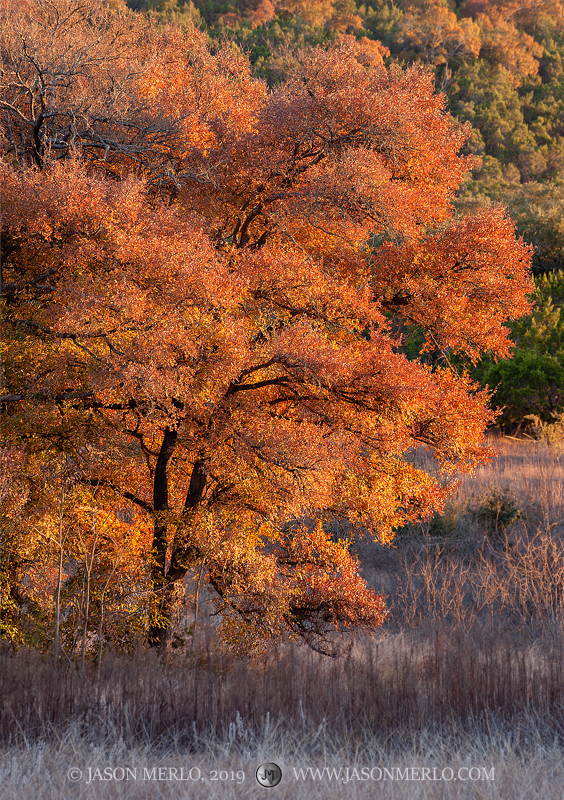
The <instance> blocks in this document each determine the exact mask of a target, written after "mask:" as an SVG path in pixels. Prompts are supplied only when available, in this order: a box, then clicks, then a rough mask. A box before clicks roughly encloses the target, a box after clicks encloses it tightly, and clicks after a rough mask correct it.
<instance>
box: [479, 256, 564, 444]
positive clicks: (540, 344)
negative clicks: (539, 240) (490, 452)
mask: <svg viewBox="0 0 564 800" xmlns="http://www.w3.org/2000/svg"><path fill="white" fill-rule="evenodd" d="M536 286H537V289H536V292H535V295H534V301H535V307H534V309H533V312H532V313H531V314H530V315H529V316H528V317H524V318H523V319H521V320H518V321H517V322H514V323H512V324H511V329H512V339H513V341H514V342H515V344H516V347H515V351H514V354H513V358H512V359H506V360H503V361H499V362H497V363H493V362H492V361H491V360H486V359H484V360H483V361H482V362H481V363H480V364H479V365H478V367H477V370H476V375H477V377H478V378H479V379H480V381H481V383H482V385H486V384H487V385H488V386H490V387H491V388H493V389H495V391H494V394H493V397H492V402H493V403H494V404H495V405H497V406H499V407H501V408H502V412H501V416H500V419H499V424H500V425H501V427H502V428H504V429H506V430H513V431H516V430H517V431H518V430H519V429H520V428H521V427H522V426H523V425H527V424H528V423H530V420H528V419H527V417H529V416H530V415H534V416H535V417H537V418H538V420H539V424H547V423H550V422H551V421H553V419H554V417H555V415H557V414H560V413H562V412H563V411H564V272H562V270H560V271H558V272H555V273H549V274H547V275H543V276H541V277H539V278H537V279H536Z"/></svg>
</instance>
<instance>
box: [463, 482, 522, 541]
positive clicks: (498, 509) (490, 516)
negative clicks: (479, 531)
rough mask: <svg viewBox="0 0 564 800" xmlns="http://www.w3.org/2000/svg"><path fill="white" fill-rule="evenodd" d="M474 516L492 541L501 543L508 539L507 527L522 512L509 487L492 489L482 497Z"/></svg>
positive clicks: (515, 520)
mask: <svg viewBox="0 0 564 800" xmlns="http://www.w3.org/2000/svg"><path fill="white" fill-rule="evenodd" d="M474 516H475V518H476V519H477V520H478V521H479V522H480V524H481V525H482V527H483V528H484V531H485V533H486V534H487V536H488V537H489V538H490V540H491V541H492V543H495V544H501V543H502V542H505V541H506V534H507V528H508V527H509V526H510V525H512V524H513V523H514V522H517V520H518V519H519V518H520V517H521V512H520V510H519V508H518V506H517V503H516V501H515V498H514V497H512V496H511V494H510V492H509V489H503V490H499V489H492V490H491V491H490V492H488V494H486V495H485V496H484V497H482V498H481V500H480V501H479V503H478V505H477V506H476V508H475V509H474Z"/></svg>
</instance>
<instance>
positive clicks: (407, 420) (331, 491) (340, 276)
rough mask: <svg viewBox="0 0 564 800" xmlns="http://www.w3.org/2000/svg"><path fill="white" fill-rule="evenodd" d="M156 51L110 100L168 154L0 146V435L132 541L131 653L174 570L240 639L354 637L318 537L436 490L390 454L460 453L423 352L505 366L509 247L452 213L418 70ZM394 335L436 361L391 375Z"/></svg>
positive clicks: (479, 453) (451, 161)
mask: <svg viewBox="0 0 564 800" xmlns="http://www.w3.org/2000/svg"><path fill="white" fill-rule="evenodd" d="M71 2H72V0H52V4H54V3H59V4H60V5H63V4H65V3H66V4H67V5H68V4H69V3H71ZM30 3H31V0H30ZM29 7H30V8H33V9H34V13H35V12H37V13H39V12H38V11H37V9H39V10H41V9H42V8H43V7H44V3H43V0H37V2H36V3H31V5H30V6H29ZM122 13H123V12H119V14H122ZM119 14H118V17H116V19H117V20H118V22H119V24H122V22H121V20H122V17H121V16H119ZM118 22H116V24H118ZM139 24H141V23H139ZM143 24H145V25H147V26H148V28H147V37H148V38H149V37H150V36H151V35H153V33H151V31H152V29H151V27H150V24H149V23H143ZM108 25H109V23H108ZM154 35H156V34H154ZM160 35H161V34H159V36H160ZM162 36H163V37H164V39H163V40H162V41H163V43H164V46H163V49H161V50H160V51H159V52H158V53H157V54H154V53H151V54H147V56H146V61H144V60H143V57H142V54H141V55H140V56H139V60H138V63H139V64H140V65H141V66H140V72H139V74H138V75H136V77H135V81H134V85H133V84H132V93H134V95H135V97H136V101H135V102H136V103H139V107H142V108H143V113H144V114H145V115H146V116H147V119H152V120H157V119H159V120H161V121H163V120H164V121H166V125H167V130H168V137H167V140H166V143H162V142H157V141H154V140H151V139H150V135H149V133H147V136H148V137H149V138H147V140H146V141H147V148H146V150H144V151H143V157H142V158H141V157H140V156H139V155H138V153H137V152H133V151H131V150H128V149H127V148H126V147H125V145H124V146H122V145H120V146H119V147H118V146H117V145H116V146H115V147H114V148H113V149H112V147H113V145H112V146H109V147H108V151H107V154H106V158H105V160H100V159H99V158H95V159H92V158H90V156H89V153H90V148H89V146H86V147H85V146H83V145H84V142H85V141H87V138H83V140H82V143H81V142H78V141H77V142H75V144H74V145H73V147H70V146H69V148H68V153H66V152H65V153H64V154H63V155H65V156H68V157H63V158H58V157H57V155H58V154H57V153H56V152H54V151H53V149H51V150H50V149H49V148H48V147H46V146H45V147H44V148H43V150H42V151H41V153H40V156H41V157H40V158H39V159H35V164H33V163H32V164H31V165H29V164H28V163H26V159H25V158H21V159H20V158H18V159H16V158H15V153H18V154H19V153H20V150H21V148H20V145H18V142H15V144H13V143H12V144H11V143H10V138H9V132H6V138H5V141H6V142H7V143H8V144H7V145H6V148H5V149H6V159H5V161H4V162H3V164H2V172H3V175H2V180H3V186H4V198H3V200H4V208H5V213H4V218H3V238H2V247H3V254H4V259H3V260H4V278H3V279H4V284H3V298H4V306H5V319H6V331H7V335H6V341H5V350H6V356H5V361H6V389H5V391H4V395H3V400H4V406H5V408H6V423H5V431H6V436H7V437H8V438H9V439H10V440H11V441H13V442H17V443H19V447H20V448H23V449H24V450H25V451H26V452H27V453H28V454H29V456H28V457H29V458H30V459H31V460H33V458H34V457H35V458H37V457H38V454H40V453H41V454H42V456H41V457H42V458H50V457H52V458H55V457H57V454H60V453H63V454H65V457H66V458H67V459H68V460H69V463H71V464H72V465H74V468H75V471H76V476H75V479H76V480H77V481H78V482H82V483H83V484H87V485H90V486H96V487H98V488H99V489H100V488H101V489H103V492H104V493H105V494H103V495H100V496H104V497H106V496H107V502H108V503H110V502H116V501H118V500H119V502H120V503H125V504H126V505H127V504H130V505H131V507H133V508H135V509H136V514H137V516H136V519H137V518H139V520H140V522H139V524H140V525H145V526H147V525H149V524H150V525H151V526H152V553H151V557H150V558H149V559H148V571H149V572H150V580H151V585H152V589H153V592H154V596H155V600H156V602H157V606H158V612H159V616H158V619H157V621H156V622H155V623H154V624H153V625H152V627H151V629H150V631H149V640H150V642H151V643H152V644H155V645H160V646H162V645H164V643H165V640H166V626H167V623H168V621H169V620H170V617H171V613H172V604H173V601H174V590H175V586H176V584H177V583H178V582H179V581H181V580H182V579H183V578H184V577H185V576H186V575H188V574H189V573H190V572H191V571H194V570H195V571H201V574H202V575H203V576H205V577H206V579H207V582H208V585H209V587H210V590H211V591H212V593H213V595H214V597H215V598H216V602H217V607H218V610H219V611H220V612H221V614H222V616H223V619H224V631H225V635H226V636H227V637H228V638H230V639H231V640H232V641H234V642H235V643H237V642H238V646H241V647H246V648H248V649H254V648H256V647H258V646H259V645H260V642H263V641H265V640H268V639H269V638H271V637H273V636H277V635H280V634H281V633H282V632H284V631H289V632H290V633H292V634H296V635H301V636H302V637H304V638H305V639H306V640H307V641H309V642H310V643H313V644H315V643H316V642H317V643H319V642H320V641H321V640H323V639H324V638H325V637H326V636H327V635H328V634H329V632H330V631H331V630H349V629H355V628H357V627H361V628H366V629H373V628H375V627H377V626H378V625H380V624H381V622H382V621H383V619H384V617H385V614H386V611H385V605H384V603H383V600H382V598H380V597H379V596H377V595H376V594H374V593H373V592H371V591H370V590H369V589H367V587H366V585H365V583H364V582H363V580H362V579H361V577H360V576H359V575H358V565H357V563H356V561H355V559H354V557H353V556H352V555H351V554H350V552H349V543H348V542H346V541H338V542H335V541H332V540H331V538H330V536H329V534H328V529H327V524H328V523H329V522H330V521H331V520H334V519H339V520H347V521H348V522H350V523H351V524H352V525H353V526H355V528H356V530H360V529H366V528H367V529H369V530H370V531H372V533H373V535H374V536H375V537H378V538H380V539H381V540H382V541H390V540H391V539H392V537H393V533H394V529H395V528H397V527H398V526H401V525H402V524H404V523H405V522H407V521H408V520H412V519H417V518H420V517H421V516H424V515H426V514H429V513H431V512H432V511H433V510H434V509H435V508H440V507H441V504H442V503H443V502H444V498H445V495H446V491H447V490H446V489H444V488H443V486H442V484H441V482H440V480H438V479H437V478H435V477H433V476H430V475H428V474H426V473H425V472H423V471H422V470H420V469H417V468H416V467H414V466H413V464H412V463H411V462H410V460H409V458H407V457H406V454H407V453H408V451H409V450H410V449H411V448H413V447H416V446H419V445H425V446H427V447H430V448H432V449H433V450H434V452H435V454H436V457H437V460H438V463H439V464H440V465H441V467H442V469H443V471H444V472H445V473H446V474H451V473H453V472H455V471H457V470H468V469H472V468H473V467H474V466H475V465H476V464H477V463H480V461H483V460H484V459H486V458H487V455H488V454H487V451H486V449H484V447H483V446H482V442H481V439H482V434H483V431H484V428H485V426H486V425H487V424H488V423H489V422H491V420H492V419H493V415H492V413H491V411H490V410H489V409H488V407H487V400H488V398H487V395H486V394H485V393H484V392H480V391H478V390H477V388H476V387H475V386H474V385H473V384H472V382H471V381H470V380H469V379H468V377H467V376H466V375H464V374H458V373H457V372H456V370H455V369H454V368H452V367H451V366H450V365H449V363H448V351H449V349H452V350H457V351H460V352H462V353H466V354H468V355H469V356H471V357H472V358H475V357H477V356H478V355H479V354H480V353H482V352H484V351H489V352H492V353H494V354H498V355H504V354H506V352H507V349H508V341H507V331H506V330H505V329H504V327H503V325H502V322H503V320H505V319H507V318H508V317H513V318H515V317H518V316H520V315H522V314H524V313H525V312H526V311H527V310H528V307H529V306H528V302H527V293H528V292H530V290H531V280H530V275H529V262H530V252H529V250H528V248H527V247H526V246H525V245H524V244H523V243H522V242H521V241H519V240H517V239H516V238H515V236H514V232H513V226H512V224H511V223H510V221H509V220H508V219H507V218H506V216H505V215H504V214H503V212H502V211H501V210H493V211H485V212H482V213H481V214H480V215H478V216H477V217H473V218H472V217H470V218H465V219H462V220H459V219H456V218H455V217H454V214H453V207H452V199H453V193H454V191H455V190H456V188H457V186H458V185H459V183H460V181H461V179H462V177H463V175H464V174H465V172H466V171H467V169H468V167H469V166H470V165H471V162H470V160H469V159H467V158H465V157H462V156H460V155H459V150H460V147H461V145H462V144H463V142H464V140H465V138H466V136H467V135H468V131H467V130H466V129H465V128H463V127H460V126H457V125H456V124H455V123H454V122H453V121H452V119H451V118H450V117H449V116H448V115H447V114H446V112H445V110H444V102H443V98H442V97H441V96H440V95H437V94H435V92H434V86H433V82H432V78H431V76H430V75H429V73H428V72H426V71H425V70H422V69H419V68H410V69H408V70H406V71H401V70H399V69H397V68H394V69H392V70H389V71H388V70H387V69H386V68H385V67H384V65H383V62H382V59H381V57H380V58H377V57H374V54H372V57H371V58H367V53H366V46H365V44H363V43H362V42H360V43H357V42H356V40H355V39H354V37H352V36H344V37H341V38H340V39H339V40H338V41H337V42H335V43H334V44H332V45H330V46H329V47H327V48H312V49H309V50H304V51H303V52H302V53H301V55H300V56H299V64H298V66H297V67H296V68H295V70H294V72H293V73H292V74H290V75H288V78H287V80H286V82H285V83H284V84H283V85H282V86H280V87H278V88H276V89H274V90H273V91H270V92H269V91H267V89H266V87H265V86H264V85H263V84H262V83H261V82H259V81H255V80H254V79H253V78H252V77H251V75H250V71H249V69H248V65H246V64H245V63H244V62H243V60H242V59H241V57H240V56H239V55H238V54H236V53H233V52H231V51H230V50H229V49H228V48H227V49H224V50H221V51H220V52H219V53H216V54H211V53H210V52H209V51H208V50H207V46H206V45H205V42H204V41H203V39H202V37H201V36H200V34H199V33H198V32H196V31H188V32H187V33H185V34H180V33H178V32H176V31H168V32H167V31H165V32H164V33H163V34H162ZM140 52H141V51H140ZM69 91H70V90H69ZM90 91H92V92H94V89H90ZM71 94H72V92H71ZM230 99H231V102H230ZM67 100H68V105H69V107H70V106H71V105H72V103H73V102H75V100H74V99H73V98H72V97H70V96H69V98H67ZM95 100H96V97H95V96H94V98H93V102H94V101H95ZM14 102H15V100H14ZM137 107H138V106H137V105H131V106H129V107H128V109H126V110H122V111H120V114H122V113H123V116H122V117H120V119H122V121H123V119H125V117H127V118H128V119H130V120H132V119H136V117H135V114H136V113H137V112H136V111H135V108H137ZM126 112H127V113H126ZM63 122H64V120H63ZM53 124H54V123H53ZM64 124H66V123H64ZM120 124H121V123H120ZM124 129H125V128H124ZM120 130H121V129H120ZM124 135H125V134H124ZM88 136H90V134H88ZM100 136H102V133H100ZM84 137H86V134H84ZM126 140H127V136H126ZM88 141H90V140H88ZM144 141H145V140H144ZM32 161H33V159H32ZM38 162H39V163H38ZM108 165H109V167H110V168H108ZM40 167H41V168H40ZM398 319H399V320H403V322H405V324H407V325H413V324H417V325H418V326H420V327H421V328H422V329H423V330H424V331H425V332H426V335H427V344H428V346H429V347H433V348H438V349H439V350H441V351H442V352H443V354H444V359H443V363H442V365H441V366H438V367H435V368H431V367H430V366H428V365H426V364H424V363H423V362H421V361H418V360H413V361H410V360H408V359H407V358H406V357H405V355H404V354H403V353H402V352H401V349H400V344H401V341H400V338H399V336H398V334H397V333H396V332H395V330H396V328H395V327H394V325H393V322H394V320H396V321H397V320H398ZM30 463H31V461H30ZM49 491H50V490H49V488H46V493H47V494H48V492H49ZM47 505H48V504H47ZM322 522H325V523H326V525H325V528H324V527H323V525H322V524H321V523H322ZM116 524H117V523H116ZM127 524H130V523H127ZM135 524H137V523H135ZM124 526H126V523H124ZM296 526H297V527H296ZM355 528H353V529H351V536H352V535H353V532H354V529H355ZM124 530H127V527H124Z"/></svg>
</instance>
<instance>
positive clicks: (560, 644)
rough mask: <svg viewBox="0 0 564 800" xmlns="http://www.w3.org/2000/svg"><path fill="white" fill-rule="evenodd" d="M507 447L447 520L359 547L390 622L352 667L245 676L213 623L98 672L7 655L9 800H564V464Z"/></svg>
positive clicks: (269, 669)
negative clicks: (265, 782) (267, 767)
mask: <svg viewBox="0 0 564 800" xmlns="http://www.w3.org/2000/svg"><path fill="white" fill-rule="evenodd" d="M496 446H497V447H498V456H497V457H496V459H495V460H494V461H492V463H491V464H490V465H488V466H487V467H484V468H481V469H480V470H478V471H477V472H476V474H475V475H474V476H471V477H467V478H465V479H464V480H463V481H462V482H461V484H460V486H459V487H458V489H457V492H456V493H455V494H454V495H453V498H452V500H451V502H450V504H449V505H448V507H447V508H446V510H445V513H444V514H443V515H440V516H436V517H435V518H434V519H433V520H430V521H428V522H426V523H423V524H420V525H413V526H410V527H409V528H406V529H404V530H402V531H400V532H399V533H398V536H397V539H396V542H395V546H394V547H393V548H384V547H380V546H377V545H374V544H373V543H370V542H368V541H363V542H361V543H360V544H359V545H358V553H359V557H360V558H361V560H362V562H363V566H364V572H365V576H366V578H367V580H368V581H369V582H370V583H371V585H373V586H374V587H375V588H377V589H378V590H380V591H382V592H384V593H385V594H386V595H387V597H388V603H389V606H390V610H391V615H390V618H389V620H388V622H387V623H386V625H385V627H384V628H383V629H382V630H381V631H380V632H379V633H378V635H377V636H375V637H374V638H372V639H358V640H356V641H353V642H349V646H348V647H346V648H343V654H342V656H341V657H339V658H335V659H329V658H327V657H323V656H320V655H319V654H317V653H314V652H312V651H311V650H307V649H304V648H300V647H297V646H296V645H293V644H291V643H287V644H284V645H280V647H278V648H277V649H273V650H272V651H270V652H269V653H267V654H266V655H265V656H263V657H262V658H260V659H258V660H255V661H248V660H241V659H239V660H235V659H233V658H232V657H230V656H229V654H227V653H225V652H224V651H222V649H221V647H220V646H219V644H218V642H217V640H216V637H215V634H214V627H213V624H212V622H211V621H210V620H209V619H208V620H206V619H205V614H203V613H202V619H200V620H199V623H198V628H197V630H198V639H197V641H196V642H191V641H187V642H186V646H185V647H179V648H177V649H176V650H174V651H171V652H170V653H169V655H168V656H167V658H165V659H161V660H157V659H156V658H155V657H154V656H153V654H152V653H148V652H147V651H145V650H142V649H139V650H138V651H137V652H136V653H135V654H133V655H132V656H131V657H127V658H126V657H124V656H119V655H117V654H111V653H110V654H108V655H107V656H106V658H105V659H104V660H103V662H102V665H101V670H100V672H99V673H97V671H96V668H95V666H92V668H88V669H87V670H86V672H85V673H82V672H81V671H80V669H77V667H76V666H75V665H72V664H67V665H66V666H64V667H63V666H60V667H59V668H58V670H56V669H55V668H54V666H53V663H52V661H51V660H49V658H42V657H41V656H40V655H39V654H37V653H34V652H29V651H20V652H16V653H13V652H8V651H4V652H2V653H1V654H0V659H1V670H0V691H1V695H2V696H1V698H0V701H1V703H2V717H1V722H0V735H1V740H2V749H1V752H0V798H2V800H3V799H4V798H6V800H8V798H9V799H10V800H20V799H22V798H29V799H30V800H32V799H33V800H44V799H46V798H57V799H58V798H61V800H67V798H69V800H70V799H71V798H72V799H73V800H74V799H75V798H76V800H78V799H79V798H80V799H82V798H100V800H105V798H127V800H129V799H130V798H131V800H133V799H134V798H135V799H137V798H183V797H186V798H206V799H207V798H222V799H225V800H226V799H227V798H247V797H248V798H255V797H256V798H258V797H264V796H265V795H268V796H274V797H278V798H284V799H285V800H286V799H287V800H301V798H304V800H305V798H308V799H309V798H312V800H317V798H319V800H322V799H323V800H334V799H336V798H382V799H383V800H384V799H386V798H394V800H396V799H397V800H403V799H404V798H405V800H407V798H409V800H412V799H413V800H423V798H441V800H442V799H446V798H453V800H454V799H455V798H472V800H474V798H476V799H477V798H503V800H536V798H538V799H539V800H540V798H542V799H543V800H562V797H563V796H564V789H563V787H564V758H563V754H564V636H563V634H564V489H563V487H564V456H562V457H560V456H559V453H558V452H557V451H555V450H550V449H548V448H546V447H542V446H541V445H537V444H536V443H529V444H527V443H524V442H517V441H512V440H501V441H499V442H497V443H496ZM416 457H417V458H419V459H421V458H425V457H426V456H425V454H416ZM430 466H431V467H432V465H430ZM204 610H205V609H204ZM266 762H275V763H277V764H278V765H279V766H280V767H281V769H282V780H281V782H280V784H279V785H278V786H276V787H274V788H264V787H262V786H260V785H259V784H258V783H257V781H256V779H255V771H256V769H257V767H259V766H260V765H261V764H264V763H266ZM268 793H270V794H268Z"/></svg>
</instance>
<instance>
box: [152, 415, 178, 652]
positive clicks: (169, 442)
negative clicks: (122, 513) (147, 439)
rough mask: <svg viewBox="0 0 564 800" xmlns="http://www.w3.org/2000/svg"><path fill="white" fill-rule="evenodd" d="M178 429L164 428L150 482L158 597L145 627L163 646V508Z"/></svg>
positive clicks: (166, 609) (166, 620)
mask: <svg viewBox="0 0 564 800" xmlns="http://www.w3.org/2000/svg"><path fill="white" fill-rule="evenodd" d="M177 439H178V432H177V431H173V430H171V429H170V428H168V427H167V428H165V431H164V436H163V441H162V444H161V449H160V452H159V457H158V459H157V466H156V467H155V478H154V482H153V508H154V511H155V530H154V533H153V563H152V565H151V578H152V584H153V592H154V594H155V596H156V597H157V598H158V600H157V613H158V617H159V618H158V619H157V620H156V621H155V622H153V623H152V624H151V626H150V628H149V645H150V647H156V648H157V649H158V650H159V651H160V650H163V648H164V646H165V644H166V639H167V634H168V628H169V625H170V601H171V598H170V596H169V595H170V591H169V587H168V586H167V579H166V551H167V547H168V538H167V528H168V524H167V522H168V520H167V518H166V517H167V512H168V510H169V508H168V475H167V467H168V462H169V461H170V459H171V458H172V454H173V453H174V449H175V447H176V440H177Z"/></svg>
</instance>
